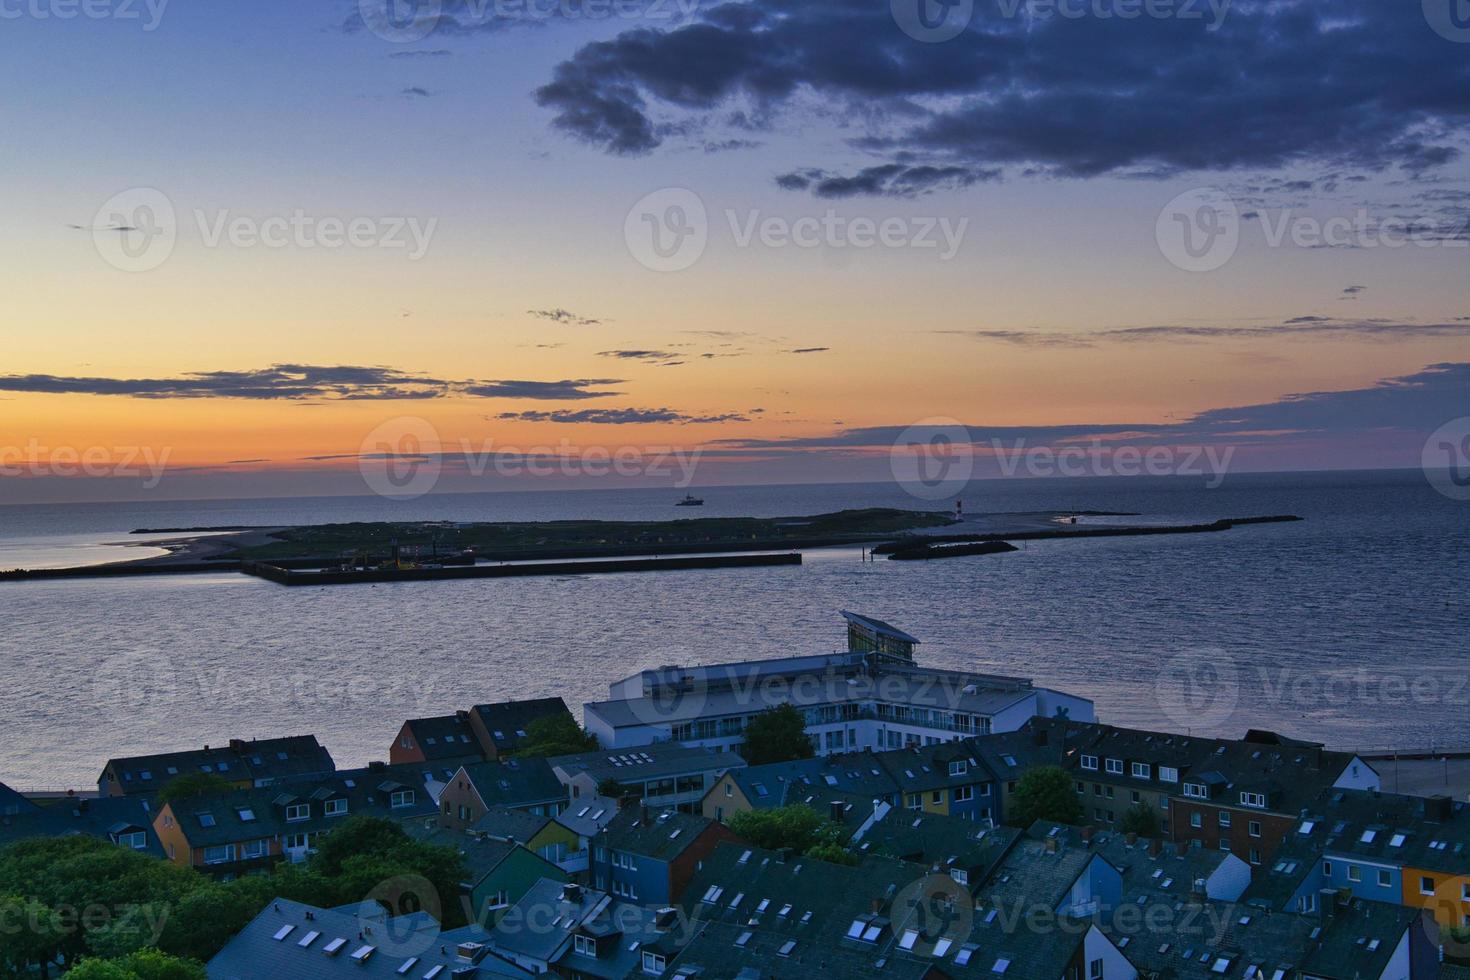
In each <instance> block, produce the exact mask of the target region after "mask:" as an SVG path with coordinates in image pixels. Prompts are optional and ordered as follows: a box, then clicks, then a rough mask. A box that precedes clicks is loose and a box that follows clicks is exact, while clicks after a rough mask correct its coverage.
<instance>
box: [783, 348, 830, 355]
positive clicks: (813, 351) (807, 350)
mask: <svg viewBox="0 0 1470 980" xmlns="http://www.w3.org/2000/svg"><path fill="white" fill-rule="evenodd" d="M831 349H832V348H830V347H797V348H795V349H793V350H789V351H787V352H786V353H788V354H823V353H826V352H827V351H829V350H831Z"/></svg>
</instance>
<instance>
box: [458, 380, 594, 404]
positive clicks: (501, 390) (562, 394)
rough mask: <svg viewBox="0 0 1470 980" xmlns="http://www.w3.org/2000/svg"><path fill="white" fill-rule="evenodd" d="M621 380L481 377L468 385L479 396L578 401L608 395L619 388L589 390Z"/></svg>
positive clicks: (466, 389)
mask: <svg viewBox="0 0 1470 980" xmlns="http://www.w3.org/2000/svg"><path fill="white" fill-rule="evenodd" d="M616 384H622V381H621V379H618V378H578V379H575V380H569V381H481V382H478V383H475V384H470V385H466V386H465V387H464V389H463V391H464V393H465V394H467V395H473V396H475V397H476V398H534V399H538V400H542V401H577V400H580V399H583V398H607V397H608V396H609V395H620V394H622V392H620V391H589V390H588V389H590V388H603V387H606V386H607V385H616Z"/></svg>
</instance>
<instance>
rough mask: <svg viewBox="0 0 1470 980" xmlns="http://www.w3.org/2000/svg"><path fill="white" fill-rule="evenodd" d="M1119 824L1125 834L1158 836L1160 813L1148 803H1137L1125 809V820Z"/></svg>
mask: <svg viewBox="0 0 1470 980" xmlns="http://www.w3.org/2000/svg"><path fill="white" fill-rule="evenodd" d="M1118 826H1119V827H1121V828H1122V830H1123V833H1125V834H1137V835H1138V836H1139V837H1157V836H1159V815H1158V814H1157V813H1155V812H1154V808H1153V807H1151V806H1149V805H1148V804H1147V803H1135V804H1134V805H1133V806H1130V807H1129V808H1128V809H1127V810H1124V811H1123V820H1122V822H1121V823H1120V824H1119V825H1118Z"/></svg>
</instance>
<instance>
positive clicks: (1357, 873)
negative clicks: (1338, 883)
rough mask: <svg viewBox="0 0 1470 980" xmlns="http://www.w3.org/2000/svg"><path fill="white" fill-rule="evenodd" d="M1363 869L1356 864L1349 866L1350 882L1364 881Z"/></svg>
mask: <svg viewBox="0 0 1470 980" xmlns="http://www.w3.org/2000/svg"><path fill="white" fill-rule="evenodd" d="M1362 880H1363V869H1362V868H1360V867H1358V866H1357V865H1356V864H1350V865H1348V881H1362Z"/></svg>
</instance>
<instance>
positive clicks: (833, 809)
mask: <svg viewBox="0 0 1470 980" xmlns="http://www.w3.org/2000/svg"><path fill="white" fill-rule="evenodd" d="M828 807H829V809H828V817H829V818H830V819H831V821H832V822H833V823H841V822H842V818H843V817H844V816H845V815H846V814H847V807H845V806H843V805H842V801H841V800H833V801H832V802H831V803H830V804H828Z"/></svg>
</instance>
